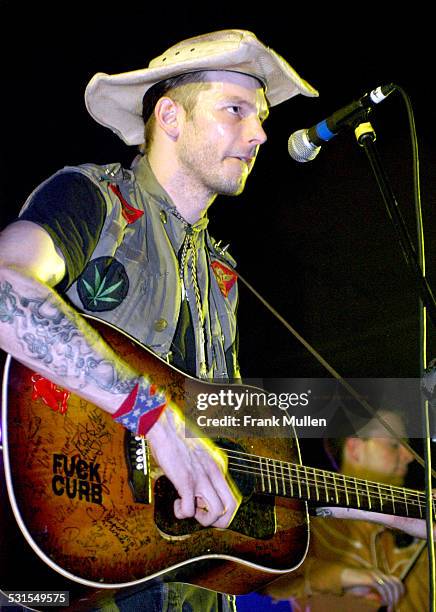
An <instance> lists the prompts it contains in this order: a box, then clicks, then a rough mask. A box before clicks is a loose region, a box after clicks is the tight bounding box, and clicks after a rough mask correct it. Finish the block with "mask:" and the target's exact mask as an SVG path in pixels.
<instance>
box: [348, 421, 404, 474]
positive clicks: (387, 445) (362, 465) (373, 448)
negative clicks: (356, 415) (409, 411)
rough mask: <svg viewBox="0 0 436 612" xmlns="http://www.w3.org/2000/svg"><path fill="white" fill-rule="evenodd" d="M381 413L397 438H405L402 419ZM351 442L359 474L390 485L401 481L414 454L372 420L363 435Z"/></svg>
mask: <svg viewBox="0 0 436 612" xmlns="http://www.w3.org/2000/svg"><path fill="white" fill-rule="evenodd" d="M380 414H381V416H382V418H383V419H384V420H385V421H387V422H388V424H389V425H390V426H391V427H392V429H393V430H394V431H395V432H396V433H397V434H398V436H399V437H400V438H407V435H406V432H405V429H404V425H403V422H402V420H401V419H400V418H399V417H398V416H397V415H396V414H394V413H391V412H387V411H386V412H381V413H380ZM354 444H355V449H354V452H355V455H354V459H355V461H356V464H357V466H358V471H359V473H358V475H359V476H361V477H362V478H366V479H368V480H376V481H378V482H385V483H388V484H393V485H401V484H402V483H403V481H404V477H405V476H406V473H407V469H408V466H409V463H410V462H411V461H412V460H413V456H412V454H411V453H410V452H409V451H408V450H407V449H406V448H404V446H403V445H402V444H401V443H400V442H399V441H397V440H396V439H395V438H393V437H386V430H385V429H384V428H383V426H382V425H381V424H380V423H378V422H377V421H372V422H371V423H370V425H369V426H368V431H367V433H365V436H364V437H363V438H361V439H359V440H358V441H357V442H356V441H355V443H354Z"/></svg>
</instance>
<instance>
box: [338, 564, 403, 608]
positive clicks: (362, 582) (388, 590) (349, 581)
mask: <svg viewBox="0 0 436 612" xmlns="http://www.w3.org/2000/svg"><path fill="white" fill-rule="evenodd" d="M341 581H342V585H343V588H344V591H345V592H346V593H351V594H353V595H356V596H358V597H367V598H368V599H380V604H384V605H386V606H388V610H393V609H394V607H395V606H396V604H397V603H398V601H399V600H400V599H401V597H402V596H403V595H404V585H403V583H402V582H401V580H400V579H399V578H397V577H396V576H388V575H387V574H383V573H382V572H379V571H378V570H376V569H374V570H368V569H359V568H354V567H347V568H345V569H344V570H343V571H342V574H341Z"/></svg>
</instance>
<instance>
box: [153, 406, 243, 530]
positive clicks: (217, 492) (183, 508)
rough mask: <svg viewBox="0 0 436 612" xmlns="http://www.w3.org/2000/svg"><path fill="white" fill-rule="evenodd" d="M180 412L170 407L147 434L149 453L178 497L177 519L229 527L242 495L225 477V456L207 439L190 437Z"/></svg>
mask: <svg viewBox="0 0 436 612" xmlns="http://www.w3.org/2000/svg"><path fill="white" fill-rule="evenodd" d="M193 435H195V434H194V430H193V427H191V426H190V425H189V424H185V422H184V419H183V416H182V415H181V413H180V411H179V410H178V409H177V408H176V407H175V406H174V405H171V404H170V405H169V406H167V408H166V409H165V410H164V411H163V413H162V414H161V416H160V417H159V419H158V420H157V422H156V423H155V424H154V425H153V427H152V428H151V430H150V431H149V432H148V434H147V436H146V437H147V440H148V441H149V443H150V446H151V451H152V453H153V456H154V458H155V460H156V461H157V463H158V464H159V466H160V467H161V468H162V470H163V471H164V473H165V475H166V476H167V478H169V480H171V482H172V483H173V485H174V486H175V488H176V489H177V491H178V493H179V495H180V498H179V499H177V500H176V501H175V502H174V514H175V516H176V517H177V518H179V519H182V518H190V517H195V519H196V520H197V521H198V522H199V523H200V524H201V525H203V526H205V527H209V526H213V527H221V528H225V527H228V525H229V524H230V522H231V521H232V519H233V516H234V515H235V513H236V510H237V509H238V506H239V504H240V503H241V495H240V493H239V491H238V489H237V487H236V485H235V484H234V483H233V482H232V480H231V479H230V477H229V476H228V475H227V456H226V454H225V453H224V452H223V451H221V450H220V449H218V448H217V447H215V446H214V445H213V444H212V442H211V441H210V440H209V439H207V438H200V437H197V438H195V437H189V436H193Z"/></svg>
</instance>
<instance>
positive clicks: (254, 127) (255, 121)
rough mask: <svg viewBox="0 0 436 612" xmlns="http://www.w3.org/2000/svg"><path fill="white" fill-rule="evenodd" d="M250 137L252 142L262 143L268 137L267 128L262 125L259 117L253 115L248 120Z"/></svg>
mask: <svg viewBox="0 0 436 612" xmlns="http://www.w3.org/2000/svg"><path fill="white" fill-rule="evenodd" d="M247 130H248V138H249V141H250V144H256V145H261V144H263V143H264V142H266V139H267V138H268V137H267V135H266V132H265V130H264V129H263V127H262V122H261V120H260V119H259V117H255V116H252V117H250V121H249V122H248V127H247Z"/></svg>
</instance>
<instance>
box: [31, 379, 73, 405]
mask: <svg viewBox="0 0 436 612" xmlns="http://www.w3.org/2000/svg"><path fill="white" fill-rule="evenodd" d="M31 380H32V383H33V385H32V400H37V399H39V398H40V399H42V401H43V402H44V404H45V405H46V406H49V407H50V408H51V409H52V410H54V411H55V412H60V414H65V413H66V411H67V408H68V405H67V401H68V398H69V397H70V395H71V393H70V392H69V391H67V390H66V389H62V388H61V387H57V386H56V385H55V384H54V383H52V382H51V381H50V380H48V379H47V378H44V377H43V376H40V375H39V374H33V375H32V378H31Z"/></svg>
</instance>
